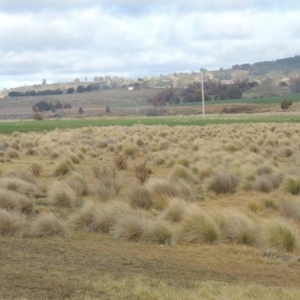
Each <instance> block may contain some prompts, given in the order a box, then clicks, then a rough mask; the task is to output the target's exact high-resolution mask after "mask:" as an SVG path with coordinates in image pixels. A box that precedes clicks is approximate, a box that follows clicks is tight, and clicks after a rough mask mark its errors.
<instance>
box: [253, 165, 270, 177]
mask: <svg viewBox="0 0 300 300" xmlns="http://www.w3.org/2000/svg"><path fill="white" fill-rule="evenodd" d="M272 172H273V169H272V167H270V166H266V165H263V166H260V167H258V168H257V174H258V175H264V174H271V173H272Z"/></svg>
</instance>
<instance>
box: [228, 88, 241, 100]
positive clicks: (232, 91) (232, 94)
mask: <svg viewBox="0 0 300 300" xmlns="http://www.w3.org/2000/svg"><path fill="white" fill-rule="evenodd" d="M242 96H243V93H242V91H241V89H240V88H239V87H237V86H236V85H233V86H231V87H229V88H228V90H227V97H228V99H241V98H242Z"/></svg>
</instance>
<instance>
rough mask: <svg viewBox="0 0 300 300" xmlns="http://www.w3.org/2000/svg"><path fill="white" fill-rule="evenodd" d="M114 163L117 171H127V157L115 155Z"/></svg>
mask: <svg viewBox="0 0 300 300" xmlns="http://www.w3.org/2000/svg"><path fill="white" fill-rule="evenodd" d="M114 163H115V166H116V167H117V169H118V170H119V171H121V170H127V167H128V163H127V156H125V155H117V156H116V157H115V159H114Z"/></svg>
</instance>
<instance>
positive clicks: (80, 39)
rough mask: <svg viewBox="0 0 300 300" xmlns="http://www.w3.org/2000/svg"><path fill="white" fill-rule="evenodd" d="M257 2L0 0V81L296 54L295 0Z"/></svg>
mask: <svg viewBox="0 0 300 300" xmlns="http://www.w3.org/2000/svg"><path fill="white" fill-rule="evenodd" d="M262 2H263V1H257V0H252V1H251V0H250V1H247V2H246V1H240V0H228V1H225V0H223V1H221V0H220V1H212V0H211V1H207V0H205V1H192V0H186V1H181V0H180V1H171V0H165V1H164V2H163V5H162V4H161V3H162V2H161V1H158V0H153V1H144V2H143V3H142V4H141V2H140V1H135V0H128V1H121V0H119V1H106V0H102V1H92V0H77V1H76V0H67V1H60V2H58V1H56V0H55V1H9V2H8V1H1V0H0V11H2V13H0V19H1V23H0V40H1V45H0V55H1V60H0V88H3V87H8V86H12V85H14V84H15V83H16V82H29V81H30V82H31V81H32V80H36V81H38V82H40V81H41V80H42V79H43V78H47V79H48V80H51V81H65V80H73V79H74V78H75V77H82V78H84V77H88V78H91V77H93V76H95V75H105V74H110V75H119V76H130V77H138V76H142V77H143V76H150V75H158V74H160V73H164V74H166V73H173V72H175V71H177V72H178V71H179V72H180V71H192V70H198V69H199V68H200V67H205V68H208V69H218V68H220V67H225V68H226V67H231V66H232V65H234V64H236V63H238V64H240V63H247V62H255V61H263V60H273V59H277V58H282V57H288V56H294V55H296V54H299V52H298V51H299V49H300V47H299V46H300V37H299V35H298V32H299V30H300V24H299V22H298V20H299V18H300V4H295V3H294V1H293V2H292V1H289V0H287V1H286V2H285V8H283V6H282V8H280V5H282V4H281V2H278V3H277V2H276V1H275V2H274V1H273V2H271V1H264V2H263V4H262ZM292 3H293V4H295V5H294V10H291V9H290V8H291V7H292ZM167 8H169V9H170V10H169V13H167V12H166V11H167ZM279 8H280V9H279ZM23 10H24V11H23Z"/></svg>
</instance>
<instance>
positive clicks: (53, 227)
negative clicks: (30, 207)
mask: <svg viewBox="0 0 300 300" xmlns="http://www.w3.org/2000/svg"><path fill="white" fill-rule="evenodd" d="M65 233H66V226H65V224H64V222H63V221H61V220H59V219H58V218H57V217H56V216H55V215H54V214H52V213H46V214H42V215H39V216H37V217H36V218H35V219H34V220H33V221H32V223H31V226H30V235H32V236H35V237H51V236H60V237H64V236H65Z"/></svg>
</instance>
